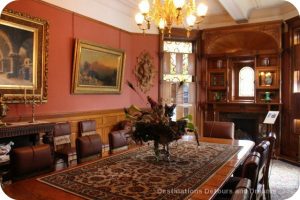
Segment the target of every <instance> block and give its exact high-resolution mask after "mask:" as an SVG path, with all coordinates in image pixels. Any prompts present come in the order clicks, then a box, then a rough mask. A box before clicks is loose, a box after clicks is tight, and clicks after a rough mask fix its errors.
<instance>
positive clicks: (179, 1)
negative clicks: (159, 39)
mask: <svg viewBox="0 0 300 200" xmlns="http://www.w3.org/2000/svg"><path fill="white" fill-rule="evenodd" d="M139 9H140V12H139V13H137V14H136V16H135V22H136V24H137V25H138V27H139V28H140V29H141V30H142V31H143V33H144V32H145V31H146V30H148V29H150V27H151V21H153V22H154V24H155V25H156V26H157V27H158V29H159V30H160V31H161V33H162V34H164V30H165V28H167V29H168V33H169V36H170V35H171V29H172V28H173V27H174V25H177V26H179V25H183V26H184V27H185V29H186V30H187V37H189V35H190V31H191V30H192V29H193V27H194V25H195V24H200V23H201V22H202V21H203V19H204V17H205V16H206V13H207V10H208V7H207V6H206V5H205V4H204V3H200V4H198V6H197V7H196V5H195V0H153V1H152V5H150V3H149V1H148V0H142V1H141V2H140V3H139Z"/></svg>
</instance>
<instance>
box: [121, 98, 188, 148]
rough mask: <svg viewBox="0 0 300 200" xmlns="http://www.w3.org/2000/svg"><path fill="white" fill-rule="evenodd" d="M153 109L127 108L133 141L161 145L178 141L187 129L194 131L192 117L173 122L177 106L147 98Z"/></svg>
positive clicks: (126, 112)
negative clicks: (131, 125) (151, 142)
mask: <svg viewBox="0 0 300 200" xmlns="http://www.w3.org/2000/svg"><path fill="white" fill-rule="evenodd" d="M147 101H148V103H149V104H150V106H151V108H150V109H149V110H146V111H143V110H141V109H139V108H138V107H136V106H134V105H132V106H130V107H129V108H125V109H124V111H125V114H126V118H127V119H129V120H130V121H131V122H132V124H133V134H132V136H133V139H134V140H135V141H144V142H147V141H151V140H153V141H155V142H158V143H159V144H163V145H167V144H168V143H170V142H172V141H174V140H178V139H180V138H181V136H182V135H183V134H184V133H185V129H186V128H188V129H191V130H194V126H193V124H192V123H191V122H189V121H190V120H191V116H187V117H184V118H182V119H180V120H177V121H176V122H174V121H172V120H171V117H172V116H173V111H174V109H175V107H176V105H175V104H172V105H167V104H164V105H163V103H162V101H159V102H156V101H154V100H153V99H152V98H151V97H149V96H148V97H147Z"/></svg>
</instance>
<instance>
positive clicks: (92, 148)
mask: <svg viewBox="0 0 300 200" xmlns="http://www.w3.org/2000/svg"><path fill="white" fill-rule="evenodd" d="M79 135H80V136H79V137H78V138H76V152H77V162H78V163H81V162H84V161H88V160H91V159H94V158H98V157H102V142H101V138H100V135H99V134H98V133H97V131H96V121H95V120H85V121H80V122H79Z"/></svg>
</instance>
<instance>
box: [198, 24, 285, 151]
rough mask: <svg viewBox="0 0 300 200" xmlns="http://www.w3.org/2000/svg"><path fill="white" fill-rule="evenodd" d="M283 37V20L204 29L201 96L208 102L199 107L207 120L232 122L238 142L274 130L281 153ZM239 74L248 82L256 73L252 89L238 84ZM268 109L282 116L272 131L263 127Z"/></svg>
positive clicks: (257, 139) (277, 146)
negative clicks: (234, 125) (241, 138)
mask: <svg viewBox="0 0 300 200" xmlns="http://www.w3.org/2000/svg"><path fill="white" fill-rule="evenodd" d="M281 34H282V23H281V22H280V21H275V22H269V23H260V24H251V25H239V26H232V27H223V28H215V29H206V30H204V31H203V35H202V38H203V41H202V44H203V46H202V50H203V56H202V63H203V66H202V67H203V68H204V70H205V75H203V76H202V77H204V80H205V81H204V80H203V79H202V80H201V83H203V87H200V89H201V91H200V93H203V94H205V96H206V102H205V103H203V102H201V104H200V106H199V107H200V109H201V112H203V121H205V120H215V121H219V120H220V121H232V122H234V123H235V124H236V127H237V129H236V130H235V137H236V138H239V137H237V136H241V135H243V134H244V135H245V134H246V135H247V136H250V137H252V138H254V140H255V141H257V142H258V141H259V138H260V137H262V136H263V135H264V134H266V133H267V131H275V132H276V133H277V138H278V140H277V144H276V150H277V155H279V154H280V143H281V142H280V138H281V116H282V99H281V92H282V91H281V84H282V81H281V76H282V72H281V71H282V67H281V52H282V46H281V45H282V44H281V41H282V38H281ZM241 71H243V73H244V75H243V76H241V77H246V78H244V79H243V78H241V79H243V80H245V79H248V76H247V74H248V73H249V76H250V73H251V74H252V76H250V78H249V79H250V82H252V83H250V84H252V85H250V87H249V88H247V82H246V83H245V82H243V81H239V77H240V76H239V73H241ZM201 75H202V74H201ZM251 79H252V80H253V81H252V80H251ZM239 88H247V89H248V90H247V91H246V92H245V90H243V91H242V90H239ZM270 110H277V111H279V112H280V115H279V117H278V119H277V121H276V124H275V125H273V126H272V127H270V126H266V125H265V124H263V121H264V118H265V116H266V115H267V113H268V111H270ZM249 124H250V125H249ZM271 129H272V130H271ZM203 131H204V130H203ZM244 139H245V138H244Z"/></svg>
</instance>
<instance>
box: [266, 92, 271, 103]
mask: <svg viewBox="0 0 300 200" xmlns="http://www.w3.org/2000/svg"><path fill="white" fill-rule="evenodd" d="M271 100H272V99H271V92H265V102H270V101H271Z"/></svg>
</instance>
